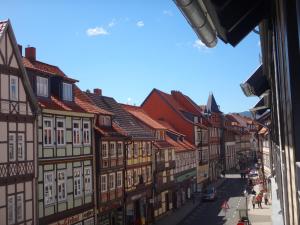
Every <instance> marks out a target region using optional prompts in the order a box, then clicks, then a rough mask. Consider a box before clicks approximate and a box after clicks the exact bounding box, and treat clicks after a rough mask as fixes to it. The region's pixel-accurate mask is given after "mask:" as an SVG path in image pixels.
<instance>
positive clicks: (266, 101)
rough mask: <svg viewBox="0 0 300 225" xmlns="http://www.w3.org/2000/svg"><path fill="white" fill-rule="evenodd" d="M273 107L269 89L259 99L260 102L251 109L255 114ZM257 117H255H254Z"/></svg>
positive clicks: (260, 113)
mask: <svg viewBox="0 0 300 225" xmlns="http://www.w3.org/2000/svg"><path fill="white" fill-rule="evenodd" d="M270 107H271V93H270V91H267V92H265V93H264V94H263V97H262V98H261V99H260V100H259V102H258V103H257V104H256V105H255V106H254V107H253V108H252V109H250V112H251V113H252V114H254V115H259V116H260V115H262V114H264V113H265V112H266V111H267V110H268V109H270ZM254 118H255V117H254Z"/></svg>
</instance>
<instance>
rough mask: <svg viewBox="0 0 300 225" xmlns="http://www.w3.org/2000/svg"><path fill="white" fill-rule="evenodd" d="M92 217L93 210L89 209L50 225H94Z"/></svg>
mask: <svg viewBox="0 0 300 225" xmlns="http://www.w3.org/2000/svg"><path fill="white" fill-rule="evenodd" d="M94 216H95V215H94V210H93V209H90V210H87V211H85V212H82V213H78V214H76V215H73V216H69V217H65V218H64V219H61V220H58V221H56V222H54V223H51V224H50V225H62V224H63V225H94V224H95V220H94Z"/></svg>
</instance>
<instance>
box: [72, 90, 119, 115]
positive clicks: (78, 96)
mask: <svg viewBox="0 0 300 225" xmlns="http://www.w3.org/2000/svg"><path fill="white" fill-rule="evenodd" d="M74 96H75V103H76V104H78V105H79V106H80V107H82V108H83V109H85V110H86V111H87V112H90V113H95V114H103V115H110V116H111V115H113V113H111V112H109V111H107V110H104V109H101V108H99V107H98V106H96V105H95V104H94V103H93V101H92V100H91V99H90V98H89V97H88V96H87V95H86V94H85V93H84V92H83V91H81V90H80V89H79V88H78V87H77V86H76V85H74Z"/></svg>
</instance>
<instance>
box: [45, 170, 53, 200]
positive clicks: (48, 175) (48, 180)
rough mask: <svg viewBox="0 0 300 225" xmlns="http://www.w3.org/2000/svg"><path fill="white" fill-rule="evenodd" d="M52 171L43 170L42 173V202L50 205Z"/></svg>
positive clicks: (51, 198) (51, 197)
mask: <svg viewBox="0 0 300 225" xmlns="http://www.w3.org/2000/svg"><path fill="white" fill-rule="evenodd" d="M54 196H55V195H54V173H53V172H52V171H51V172H45V173H44V202H45V205H46V206H47V205H50V204H53V203H54Z"/></svg>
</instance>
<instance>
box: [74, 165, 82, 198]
mask: <svg viewBox="0 0 300 225" xmlns="http://www.w3.org/2000/svg"><path fill="white" fill-rule="evenodd" d="M77 173H78V174H79V176H77ZM73 193H74V198H80V197H81V196H82V167H77V168H73Z"/></svg>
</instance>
